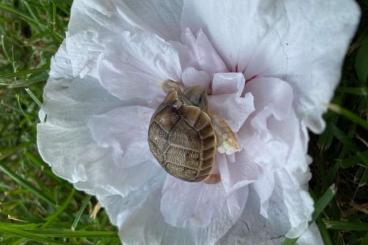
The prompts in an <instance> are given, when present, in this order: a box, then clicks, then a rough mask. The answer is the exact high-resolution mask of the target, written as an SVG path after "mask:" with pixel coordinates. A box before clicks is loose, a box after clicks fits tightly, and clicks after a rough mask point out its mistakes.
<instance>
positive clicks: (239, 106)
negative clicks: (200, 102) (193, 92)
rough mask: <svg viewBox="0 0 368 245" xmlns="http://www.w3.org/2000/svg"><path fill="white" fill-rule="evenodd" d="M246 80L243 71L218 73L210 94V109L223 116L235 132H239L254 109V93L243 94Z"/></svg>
mask: <svg viewBox="0 0 368 245" xmlns="http://www.w3.org/2000/svg"><path fill="white" fill-rule="evenodd" d="M244 85H245V80H244V76H243V74H241V73H216V74H215V75H214V78H213V81H212V93H213V94H214V95H212V96H209V98H208V104H209V109H210V110H211V111H213V112H215V113H216V114H217V115H219V116H221V117H222V118H224V119H225V120H226V122H227V123H228V124H229V126H230V128H231V129H232V130H233V131H234V132H238V131H239V129H240V128H241V127H242V126H243V124H244V122H245V121H246V120H247V118H248V117H249V115H250V114H251V113H252V112H253V111H254V109H255V108H254V104H253V95H252V94H250V93H247V94H245V96H244V97H242V96H241V94H242V91H243V89H244Z"/></svg>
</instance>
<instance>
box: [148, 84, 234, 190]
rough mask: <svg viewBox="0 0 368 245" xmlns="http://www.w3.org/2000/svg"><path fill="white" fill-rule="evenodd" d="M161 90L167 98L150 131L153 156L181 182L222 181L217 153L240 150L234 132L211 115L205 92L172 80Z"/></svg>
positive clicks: (155, 115)
mask: <svg viewBox="0 0 368 245" xmlns="http://www.w3.org/2000/svg"><path fill="white" fill-rule="evenodd" d="M162 87H163V90H164V91H165V92H166V93H167V96H166V98H165V99H164V100H163V102H162V103H161V104H160V105H159V106H158V108H157V110H156V111H155V113H154V114H153V116H152V118H151V121H150V124H149V129H148V144H149V147H150V150H151V152H152V154H153V156H154V157H155V158H156V160H157V161H158V162H159V163H160V165H161V166H162V167H163V168H164V169H165V170H166V172H167V173H169V174H170V175H172V176H174V177H176V178H179V179H181V180H184V181H189V182H200V181H205V182H206V183H217V182H219V180H220V177H219V175H218V174H217V173H216V170H215V169H216V168H215V156H216V152H217V151H219V152H223V151H224V149H226V148H227V149H239V145H238V144H237V142H236V138H235V135H234V133H233V132H232V131H231V129H230V127H229V126H228V125H227V123H226V122H225V120H224V119H222V118H220V117H219V116H217V115H216V114H214V113H211V112H209V110H208V102H207V90H206V89H204V88H202V87H200V86H192V87H188V88H185V89H184V88H183V87H182V86H180V85H179V84H178V83H176V82H174V81H170V80H169V81H165V82H164V83H163V84H162ZM221 149H222V150H221Z"/></svg>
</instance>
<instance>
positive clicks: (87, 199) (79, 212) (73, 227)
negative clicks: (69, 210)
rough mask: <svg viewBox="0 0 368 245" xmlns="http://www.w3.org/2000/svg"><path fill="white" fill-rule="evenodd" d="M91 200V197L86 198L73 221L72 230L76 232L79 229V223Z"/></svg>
mask: <svg viewBox="0 0 368 245" xmlns="http://www.w3.org/2000/svg"><path fill="white" fill-rule="evenodd" d="M90 200H91V197H90V196H86V197H85V199H84V200H83V202H82V205H81V208H80V209H79V210H78V213H77V215H76V216H75V219H74V221H73V224H72V227H71V229H72V230H73V231H74V230H75V229H76V228H77V225H78V223H79V220H80V218H81V217H82V214H83V212H84V210H85V209H86V207H87V205H88V203H89V201H90Z"/></svg>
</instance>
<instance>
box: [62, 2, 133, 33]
mask: <svg viewBox="0 0 368 245" xmlns="http://www.w3.org/2000/svg"><path fill="white" fill-rule="evenodd" d="M123 9H124V5H123V2H122V1H117V0H104V1H99V0H75V1H73V5H72V8H71V15H70V21H69V25H68V32H69V33H71V34H72V35H74V34H76V33H79V32H83V31H91V32H94V33H99V34H101V36H108V35H111V34H112V33H120V32H122V31H126V30H134V29H136V28H138V27H139V25H138V23H135V22H134V21H132V19H131V18H129V16H127V15H126V14H121V13H122V12H123Z"/></svg>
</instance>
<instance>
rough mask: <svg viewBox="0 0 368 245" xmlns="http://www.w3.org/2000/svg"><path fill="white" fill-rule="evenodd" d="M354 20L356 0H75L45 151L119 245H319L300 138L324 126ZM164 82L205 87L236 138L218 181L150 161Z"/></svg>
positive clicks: (41, 129)
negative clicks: (289, 243)
mask: <svg viewBox="0 0 368 245" xmlns="http://www.w3.org/2000/svg"><path fill="white" fill-rule="evenodd" d="M358 19H359V10H358V7H357V5H356V4H355V2H354V1H351V0H306V1H294V0H251V1H250V0H249V1H247V0H232V1H206V0H140V1H136V0H120V1H118V0H106V1H99V0H75V1H74V3H73V7H72V12H71V18H70V23H69V27H68V32H67V36H66V39H65V40H64V42H63V44H62V45H61V47H60V49H59V50H58V52H57V54H56V55H55V57H54V58H53V60H52V65H51V71H50V78H49V81H48V83H47V85H46V87H45V92H44V104H43V108H42V110H41V111H40V118H41V123H40V124H39V125H38V146H39V150H40V153H41V155H42V157H43V158H44V160H45V161H46V162H47V163H48V164H50V165H51V167H52V169H53V170H54V172H55V173H56V174H57V175H59V176H60V177H62V178H64V179H67V180H68V181H70V182H71V183H73V184H74V186H75V187H76V188H77V189H79V190H84V191H86V192H87V193H89V194H91V195H96V196H97V198H98V200H99V201H100V203H101V204H102V206H103V207H105V208H106V210H107V213H108V215H109V217H110V219H111V222H112V223H113V224H115V225H117V226H118V227H119V234H120V235H121V239H122V241H123V242H124V244H128V245H130V244H168V245H169V244H170V245H188V244H189V245H190V244H196V245H201V244H205V245H207V244H279V243H280V241H282V239H283V238H284V237H285V236H286V237H289V238H296V237H299V236H301V235H303V234H304V235H303V236H302V237H301V238H300V239H299V242H300V244H319V243H321V240H320V237H319V233H318V231H317V230H316V227H314V226H312V227H311V228H310V229H309V231H307V230H308V223H309V222H310V221H311V214H312V212H313V201H312V199H311V197H310V196H309V194H308V192H307V188H308V186H307V183H308V180H309V179H310V172H309V168H308V164H309V163H310V162H311V160H310V158H309V157H308V155H307V144H308V132H307V129H310V130H311V131H313V132H315V133H320V132H322V131H323V129H324V121H323V119H322V114H323V113H324V111H325V110H326V105H327V104H328V102H329V100H330V99H331V97H332V95H333V91H334V89H335V87H336V84H337V82H338V81H339V77H340V69H341V66H342V61H343V58H344V55H345V52H346V50H347V47H348V44H349V42H350V39H351V37H352V35H353V33H354V31H355V29H356V25H357V22H358ZM165 80H172V81H175V82H178V83H180V84H181V85H182V86H184V87H190V86H194V85H200V86H202V87H203V88H206V89H207V90H208V91H209V98H208V100H209V109H210V110H211V112H213V113H215V114H216V115H218V116H220V117H221V118H223V119H225V120H226V122H227V123H228V125H229V127H230V128H231V129H232V131H233V132H234V133H235V135H236V137H237V140H238V143H239V145H240V150H238V151H236V152H225V153H226V154H225V153H217V155H216V166H215V167H216V171H217V173H218V174H219V175H220V176H221V181H220V182H219V183H217V184H206V183H203V182H200V183H190V182H184V181H181V180H179V179H177V178H175V177H172V176H170V175H168V174H167V173H166V172H165V171H164V170H163V168H162V167H161V166H160V165H159V164H158V163H157V161H156V160H155V159H154V157H153V156H152V154H151V152H150V150H149V146H148V142H147V132H148V126H149V121H150V118H151V117H152V115H153V113H154V111H155V110H156V109H157V107H158V105H159V104H160V103H161V102H162V101H163V99H164V98H165V93H164V91H163V89H162V87H161V84H162V81H165ZM46 116H47V117H46ZM306 231H307V232H306Z"/></svg>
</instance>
